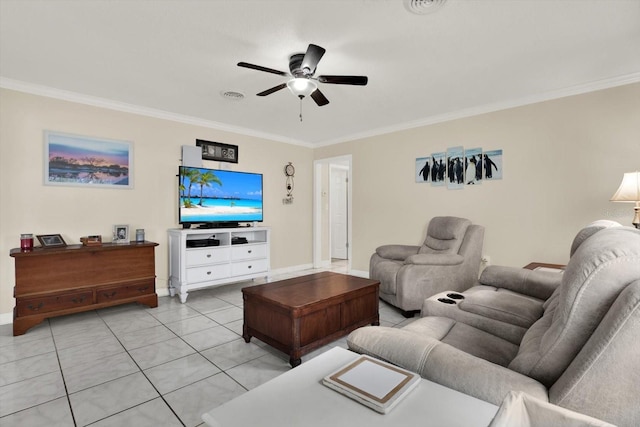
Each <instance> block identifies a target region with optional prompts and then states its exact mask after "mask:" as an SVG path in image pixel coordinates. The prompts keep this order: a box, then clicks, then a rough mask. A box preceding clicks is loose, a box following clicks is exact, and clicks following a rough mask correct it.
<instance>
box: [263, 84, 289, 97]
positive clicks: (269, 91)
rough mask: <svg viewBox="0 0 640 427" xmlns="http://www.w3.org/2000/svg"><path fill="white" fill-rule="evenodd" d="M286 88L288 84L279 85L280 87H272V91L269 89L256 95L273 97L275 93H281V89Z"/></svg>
mask: <svg viewBox="0 0 640 427" xmlns="http://www.w3.org/2000/svg"><path fill="white" fill-rule="evenodd" d="M285 87H287V84H286V83H282V84H279V85H278V86H274V87H272V88H271V89H267V90H265V91H262V92H260V93H258V94H256V95H258V96H267V95H271V94H272V93H273V92H277V91H279V90H281V89H284V88H285Z"/></svg>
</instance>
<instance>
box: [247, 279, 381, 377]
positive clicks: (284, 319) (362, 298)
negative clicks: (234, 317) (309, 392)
mask: <svg viewBox="0 0 640 427" xmlns="http://www.w3.org/2000/svg"><path fill="white" fill-rule="evenodd" d="M379 286H380V282H378V281H377V280H370V279H365V278H362V277H355V276H348V275H345V274H338V273H333V272H322V273H315V274H310V275H308V276H301V277H296V278H293V279H287V280H280V281H277V282H272V283H267V284H265V285H258V286H251V287H248V288H243V289H242V298H243V300H244V326H243V329H242V337H243V338H244V340H245V341H246V342H249V341H250V340H251V337H256V338H258V339H260V340H261V341H264V342H266V343H267V344H269V345H271V346H272V347H274V348H276V349H278V350H280V351H282V352H284V353H287V354H288V355H289V362H290V363H291V366H292V367H296V366H298V365H299V364H300V358H301V357H302V356H303V355H305V354H307V353H309V352H310V351H313V350H315V349H316V348H318V347H321V346H323V345H325V344H327V343H329V342H331V341H334V340H336V339H338V338H340V337H342V336H344V335H347V334H348V333H349V332H351V331H353V330H354V329H356V328H359V327H361V326H365V325H369V324H371V325H379V324H380V318H379V315H378V288H379Z"/></svg>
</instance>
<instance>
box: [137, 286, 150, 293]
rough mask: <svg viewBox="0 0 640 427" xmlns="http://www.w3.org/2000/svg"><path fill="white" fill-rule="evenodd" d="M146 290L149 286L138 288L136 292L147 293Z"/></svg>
mask: <svg viewBox="0 0 640 427" xmlns="http://www.w3.org/2000/svg"><path fill="white" fill-rule="evenodd" d="M147 289H149V286H140V287H139V288H138V292H140V293H144V292H146V291H147Z"/></svg>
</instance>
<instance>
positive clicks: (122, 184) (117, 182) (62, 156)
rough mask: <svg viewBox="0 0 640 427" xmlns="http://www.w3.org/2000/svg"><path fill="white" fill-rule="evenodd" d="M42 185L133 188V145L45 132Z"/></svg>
mask: <svg viewBox="0 0 640 427" xmlns="http://www.w3.org/2000/svg"><path fill="white" fill-rule="evenodd" d="M44 140H45V141H44V142H45V156H44V184H45V185H63V186H85V187H102V188H133V164H132V163H133V144H132V143H131V142H128V141H116V140H111V139H104V138H94V137H88V136H80V135H72V134H67V133H59V132H49V131H47V132H45V136H44Z"/></svg>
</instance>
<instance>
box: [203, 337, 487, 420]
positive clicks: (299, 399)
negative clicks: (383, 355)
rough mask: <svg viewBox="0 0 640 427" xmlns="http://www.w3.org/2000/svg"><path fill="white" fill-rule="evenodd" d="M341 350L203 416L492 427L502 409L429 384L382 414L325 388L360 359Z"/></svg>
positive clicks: (304, 364)
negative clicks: (326, 379) (329, 377)
mask: <svg viewBox="0 0 640 427" xmlns="http://www.w3.org/2000/svg"><path fill="white" fill-rule="evenodd" d="M359 356H360V355H358V354H357V353H353V352H351V351H349V350H345V349H343V348H340V347H335V348H333V349H331V350H329V351H327V352H325V353H323V354H321V355H319V356H317V357H315V358H313V359H311V360H309V361H308V362H305V363H303V364H302V365H300V366H298V367H297V368H294V369H292V370H290V371H288V372H286V373H284V374H282V375H280V376H278V377H276V378H274V379H273V380H271V381H268V382H266V383H264V384H262V385H261V386H259V387H256V388H255V389H253V390H251V391H248V392H247V393H245V394H243V395H242V396H239V397H237V398H235V399H233V400H231V401H229V402H227V403H225V404H223V405H221V406H218V407H217V408H214V409H212V410H211V411H209V412H207V413H205V414H203V415H202V419H203V420H204V421H205V422H206V423H207V425H209V426H212V427H228V426H258V425H259V426H261V427H269V426H274V427H275V426H278V427H282V426H305V427H312V426H332V427H335V426H349V427H353V426H354V425H366V426H367V427H375V426H402V425H416V426H417V425H420V426H434V427H435V426H438V427H440V426H448V427H454V426H460V427H472V426H478V427H480V426H482V427H486V426H487V425H488V424H489V422H490V421H491V419H492V418H493V416H494V415H495V413H496V411H497V410H498V407H497V406H495V405H492V404H490V403H487V402H484V401H482V400H479V399H476V398H474V397H471V396H468V395H466V394H463V393H460V392H458V391H455V390H452V389H449V388H447V387H444V386H441V385H439V384H436V383H434V382H431V381H428V380H424V379H423V380H421V382H420V384H419V385H418V387H417V388H416V389H415V390H413V391H411V393H410V394H409V395H408V396H406V397H405V398H404V399H403V400H402V401H401V402H400V403H398V406H397V407H395V408H394V409H393V410H392V411H391V412H389V413H388V414H385V415H382V414H379V413H377V412H375V411H373V410H371V409H369V408H367V407H366V406H364V405H361V404H360V403H358V402H356V401H354V400H351V399H349V398H348V397H346V396H343V395H341V394H339V393H337V392H336V391H334V390H331V389H330V388H328V387H326V386H324V385H322V378H324V377H325V376H326V375H328V374H330V373H332V372H333V371H335V370H337V369H338V368H340V367H341V366H343V365H345V364H347V363H349V362H350V361H352V360H355V359H357V358H358V357H359Z"/></svg>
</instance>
